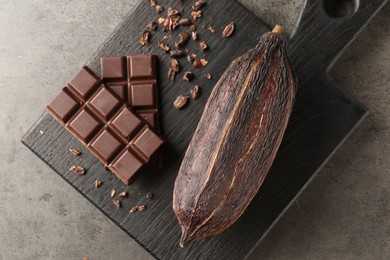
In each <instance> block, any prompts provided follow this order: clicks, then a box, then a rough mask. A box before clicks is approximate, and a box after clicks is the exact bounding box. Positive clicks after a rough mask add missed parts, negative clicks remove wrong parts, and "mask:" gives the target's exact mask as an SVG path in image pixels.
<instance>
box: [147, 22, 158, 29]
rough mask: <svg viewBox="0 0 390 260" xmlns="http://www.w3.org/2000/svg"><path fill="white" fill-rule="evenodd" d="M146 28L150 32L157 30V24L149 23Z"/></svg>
mask: <svg viewBox="0 0 390 260" xmlns="http://www.w3.org/2000/svg"><path fill="white" fill-rule="evenodd" d="M148 28H149V29H150V30H152V31H155V30H156V29H157V23H156V22H151V23H150V24H149V25H148Z"/></svg>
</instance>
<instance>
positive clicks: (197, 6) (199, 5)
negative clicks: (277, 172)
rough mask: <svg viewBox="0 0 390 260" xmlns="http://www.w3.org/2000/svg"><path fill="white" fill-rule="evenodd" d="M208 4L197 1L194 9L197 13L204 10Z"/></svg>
mask: <svg viewBox="0 0 390 260" xmlns="http://www.w3.org/2000/svg"><path fill="white" fill-rule="evenodd" d="M205 4H206V2H205V1H196V2H195V3H193V4H192V9H193V10H195V11H198V10H199V9H200V8H202V7H203V6H204V5H205Z"/></svg>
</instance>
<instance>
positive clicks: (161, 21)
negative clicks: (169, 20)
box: [157, 17, 165, 24]
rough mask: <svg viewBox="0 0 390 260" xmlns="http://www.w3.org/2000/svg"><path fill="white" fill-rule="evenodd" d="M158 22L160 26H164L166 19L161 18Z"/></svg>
mask: <svg viewBox="0 0 390 260" xmlns="http://www.w3.org/2000/svg"><path fill="white" fill-rule="evenodd" d="M157 22H158V24H163V23H164V22H165V18H164V17H160V18H158V19H157Z"/></svg>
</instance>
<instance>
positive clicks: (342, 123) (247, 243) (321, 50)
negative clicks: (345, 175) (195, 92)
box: [22, 0, 386, 259]
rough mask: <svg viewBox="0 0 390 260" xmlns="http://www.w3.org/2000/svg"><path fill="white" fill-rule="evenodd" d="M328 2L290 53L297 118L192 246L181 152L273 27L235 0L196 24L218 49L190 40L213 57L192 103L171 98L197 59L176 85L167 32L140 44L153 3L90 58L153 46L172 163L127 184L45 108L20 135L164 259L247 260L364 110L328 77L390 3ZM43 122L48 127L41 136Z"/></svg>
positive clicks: (305, 24) (313, 6)
mask: <svg viewBox="0 0 390 260" xmlns="http://www.w3.org/2000/svg"><path fill="white" fill-rule="evenodd" d="M320 2H321V1H315V0H308V1H307V2H306V4H305V7H304V8H303V9H302V10H303V11H302V15H301V22H300V24H299V26H297V28H296V30H295V33H294V35H293V36H294V37H293V38H292V40H291V44H290V53H291V57H292V60H293V62H294V64H295V66H296V70H297V74H298V79H299V88H298V94H297V101H296V106H295V108H294V112H293V116H292V119H291V121H290V124H289V127H288V130H287V133H286V136H285V138H284V141H283V144H282V146H281V149H280V151H279V153H278V156H277V159H276V161H275V163H274V165H273V167H272V170H271V172H270V173H269V175H268V177H267V178H266V180H265V182H264V184H263V186H262V188H261V189H260V191H259V193H258V194H257V196H256V197H255V199H254V200H253V201H252V203H251V204H250V206H249V208H248V209H247V211H246V212H245V213H244V215H243V216H242V217H241V218H240V219H239V220H238V221H237V222H236V223H235V224H234V225H233V226H232V227H231V228H229V229H228V230H226V231H225V232H223V233H222V234H221V235H218V236H216V237H213V238H209V239H206V240H204V241H201V242H199V243H197V244H196V245H195V246H192V247H190V248H186V249H181V248H179V246H178V241H179V237H180V228H179V225H178V223H177V221H176V219H175V217H174V214H173V212H172V205H171V204H172V189H173V183H174V180H175V177H176V174H177V171H178V167H179V166H180V163H181V158H182V157H183V154H184V152H185V149H186V147H187V145H188V143H189V141H190V138H191V136H192V134H193V131H194V130H195V128H196V125H197V122H198V120H199V118H200V115H201V113H202V110H203V107H204V105H205V102H206V100H207V97H208V95H209V94H210V92H211V90H212V87H213V86H214V84H215V83H216V82H217V80H218V78H219V76H220V75H221V74H222V72H223V71H224V69H225V68H226V67H227V65H228V64H229V63H230V61H231V60H232V59H233V58H235V57H237V56H239V55H240V54H242V53H244V52H245V51H246V50H248V49H249V48H251V47H254V46H255V45H256V43H257V40H258V37H259V36H260V35H261V34H262V33H263V32H265V31H266V30H267V29H268V28H267V26H266V25H265V24H264V23H263V22H261V21H260V20H259V19H258V18H256V17H255V16H254V15H253V14H252V13H250V12H249V11H248V10H247V9H245V8H244V7H242V6H241V5H240V4H238V3H237V2H236V1H233V0H232V1H216V0H214V1H208V5H207V7H205V9H204V10H205V17H204V18H203V19H201V20H200V21H199V23H198V32H199V33H200V37H201V39H202V40H206V41H207V43H208V44H209V45H210V51H209V52H206V53H205V54H202V53H201V52H199V51H198V43H197V42H195V43H194V42H191V43H190V44H189V45H188V47H189V48H190V49H191V50H192V51H195V50H196V53H197V54H199V55H200V56H202V57H205V58H206V59H207V60H208V61H209V64H208V65H207V67H205V68H203V69H199V70H196V71H195V74H196V76H197V78H196V80H195V82H196V84H199V85H200V86H201V88H202V95H201V98H200V99H199V100H197V101H191V103H190V105H189V106H188V107H187V108H186V109H185V110H183V111H177V110H175V109H174V108H173V107H172V102H173V100H174V99H175V97H176V96H177V95H179V94H187V93H188V91H189V88H190V86H191V85H192V84H189V83H187V82H184V81H182V80H180V78H181V76H182V73H183V72H184V71H186V70H190V69H191V66H190V64H188V63H187V62H186V60H185V59H181V60H179V62H180V64H181V65H182V73H180V74H179V76H178V78H177V80H176V81H175V82H174V83H172V82H169V81H167V79H166V71H167V68H168V66H169V65H168V64H169V57H168V56H167V55H164V54H163V52H162V51H161V50H160V49H159V48H158V47H157V44H156V43H157V40H158V39H160V38H162V36H163V35H164V33H162V32H161V30H160V29H161V26H160V29H159V30H158V32H157V33H155V34H154V35H153V37H152V44H151V45H149V46H144V47H142V46H140V45H139V43H138V39H139V37H140V33H141V32H142V31H143V29H144V28H145V27H146V25H147V24H148V23H149V22H150V21H152V20H153V19H156V14H155V12H154V10H153V8H151V7H150V6H149V4H148V2H147V1H142V2H140V4H139V5H138V6H137V7H136V9H135V10H134V12H133V13H132V14H130V15H129V16H128V17H127V18H126V19H125V21H124V22H123V23H122V24H121V25H120V26H119V27H118V28H117V30H116V31H115V32H114V33H113V34H112V36H111V37H110V38H109V39H108V40H107V41H106V42H105V43H104V44H103V45H102V47H101V48H100V49H99V50H98V51H97V52H96V53H95V55H93V57H92V58H91V59H90V60H89V61H88V62H87V65H88V66H90V67H91V68H92V70H94V71H95V72H96V73H98V74H99V73H100V65H99V60H100V57H101V56H114V55H128V54H135V53H155V54H158V55H159V56H160V59H159V64H158V65H159V71H160V75H159V77H160V79H159V80H160V81H159V82H160V86H159V90H160V104H161V121H162V129H163V133H164V137H165V138H166V139H167V141H168V142H169V147H168V148H167V149H166V151H165V153H164V154H165V158H164V164H165V167H164V169H162V170H153V171H149V172H144V173H143V174H142V175H141V177H140V178H139V179H137V181H136V182H135V183H134V184H133V185H131V186H128V187H124V185H123V184H122V182H121V181H120V180H119V179H117V178H116V177H115V176H114V175H113V174H112V173H110V172H107V171H105V170H104V169H103V165H102V164H101V163H100V162H99V161H98V159H96V158H95V157H94V156H92V155H91V154H90V153H89V152H88V151H87V149H85V148H84V147H83V146H82V145H81V144H80V143H79V142H78V141H77V140H76V139H75V138H73V137H72V136H71V135H70V134H69V133H68V132H67V131H66V130H65V129H64V128H63V127H61V126H60V125H59V124H58V123H57V122H56V121H55V120H54V119H52V118H51V116H50V115H48V114H46V113H44V114H43V115H42V116H41V118H40V119H39V120H38V121H37V122H36V124H35V125H34V126H33V127H32V128H31V129H30V130H29V131H28V132H27V133H26V135H25V136H24V137H23V139H22V142H23V143H24V144H25V145H26V146H27V147H29V148H30V149H31V150H32V151H33V152H34V153H35V154H36V155H37V156H38V157H39V158H41V159H42V160H44V161H45V162H46V163H47V164H48V165H49V166H50V167H52V168H53V169H54V170H55V171H56V172H57V173H58V174H59V175H60V176H61V177H63V178H64V179H65V180H66V181H67V182H69V183H70V184H71V185H72V186H73V187H75V188H76V189H77V190H78V191H79V192H80V193H81V194H83V195H84V196H85V197H86V198H87V199H88V200H89V201H90V202H91V203H93V204H94V205H95V206H96V207H98V208H99V209H100V210H101V211H102V212H103V213H104V214H105V215H107V216H108V217H109V218H110V219H111V220H113V221H114V222H115V223H117V224H118V225H119V226H120V227H121V228H122V229H123V230H124V231H125V232H126V233H127V234H129V235H130V236H131V237H132V238H134V239H135V240H136V241H137V242H138V243H140V244H141V245H142V246H143V247H144V248H145V249H146V250H147V251H148V252H150V253H151V254H152V255H153V256H155V257H156V258H159V259H242V258H245V257H246V256H247V255H248V254H249V253H250V252H251V250H252V249H253V248H254V247H255V246H256V244H257V243H259V241H260V240H261V238H262V237H263V236H264V234H265V233H266V231H267V230H268V229H269V228H270V226H271V225H272V224H273V223H274V222H275V221H276V220H277V218H278V216H280V214H281V213H282V212H283V211H284V210H285V209H286V208H287V207H288V205H289V204H290V203H291V202H292V201H293V199H294V198H295V197H296V196H297V194H299V192H300V191H302V189H303V188H304V187H305V185H306V184H307V183H308V182H310V180H311V179H312V178H313V176H315V173H316V172H318V170H319V169H320V168H321V166H322V165H323V164H324V162H326V160H327V159H328V158H329V156H331V155H332V153H333V152H334V151H335V149H337V147H338V146H339V145H340V144H341V143H342V142H343V141H344V140H345V138H346V137H347V136H348V135H349V134H350V133H351V131H352V130H353V128H354V127H355V126H356V125H357V124H358V123H359V122H360V121H361V120H362V119H363V118H364V116H365V115H366V110H365V109H364V108H363V107H362V106H361V105H359V104H358V103H357V102H356V101H355V100H354V99H353V98H352V97H349V96H348V95H346V94H345V93H344V92H343V91H342V90H341V89H340V88H338V86H336V84H335V83H334V82H333V81H332V80H330V79H329V78H328V76H327V70H328V68H329V67H330V66H331V65H332V64H333V61H334V60H335V59H336V58H337V57H338V55H340V54H341V52H342V50H343V49H344V48H345V47H346V46H347V45H348V44H349V43H350V42H351V41H352V40H353V39H354V38H355V37H356V35H357V33H358V32H359V31H360V30H361V29H362V28H363V27H364V26H365V25H366V24H367V23H368V21H369V20H370V19H371V18H372V16H373V15H374V14H375V13H376V11H377V10H379V8H380V7H381V6H383V5H384V3H385V2H386V1H384V0H382V1H379V0H374V1H368V0H362V1H360V7H359V10H358V11H357V13H356V14H355V15H354V16H350V17H344V18H338V19H334V18H330V17H329V16H328V15H327V14H326V13H325V12H324V10H323V9H322V4H321V3H320ZM168 6H172V7H176V8H180V9H181V8H183V7H184V8H185V13H187V14H188V13H189V11H190V10H189V7H188V6H187V5H185V4H179V3H178V2H177V1H174V0H171V1H167V4H166V7H168ZM163 14H165V12H164V13H163ZM212 15H213V16H215V17H216V19H215V20H214V21H210V19H209V17H210V16H212ZM231 21H234V22H235V24H236V26H237V30H236V32H235V33H234V35H233V37H232V38H230V39H224V40H222V39H221V37H220V33H221V31H222V29H223V28H224V26H225V25H226V24H228V23H230V22H231ZM202 24H204V25H206V27H207V26H209V25H212V26H213V27H214V28H215V29H216V33H214V34H212V33H210V32H208V31H207V29H202V28H201V25H202ZM176 35H177V32H174V33H173V37H172V38H171V39H170V40H169V41H168V42H169V43H172V42H173V41H174V39H175V36H176ZM206 72H210V73H212V75H213V79H212V80H211V81H208V80H207V79H206V78H205V77H203V74H204V73H206ZM63 84H65V82H64V83H63ZM61 87H62V86H61V84H60V85H59V86H53V88H57V89H58V90H60V89H61ZM40 130H42V131H43V132H44V134H43V135H42V134H40ZM69 148H76V149H79V150H81V151H82V156H80V157H75V156H74V155H72V154H71V153H69ZM72 164H79V165H82V166H84V167H85V168H86V169H88V171H87V174H85V175H84V176H76V175H74V174H72V173H70V172H69V171H68V169H69V167H70V166H71V165H72ZM97 178H99V179H101V180H102V181H103V185H102V187H101V188H100V189H96V188H94V186H93V182H94V180H95V179H97ZM243 185H245V184H243ZM112 188H115V189H116V190H118V191H119V190H127V191H128V192H129V198H127V199H124V200H123V208H119V209H118V208H116V207H115V205H114V204H113V203H112V198H111V197H110V196H109V191H110V190H111V189H112ZM149 191H151V192H153V193H154V194H155V198H154V199H153V200H147V199H146V197H145V194H146V193H147V192H149ZM143 204H145V205H146V206H147V208H148V209H147V210H146V211H144V212H138V213H136V214H129V210H130V208H131V207H133V206H135V205H143Z"/></svg>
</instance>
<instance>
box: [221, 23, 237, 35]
mask: <svg viewBox="0 0 390 260" xmlns="http://www.w3.org/2000/svg"><path fill="white" fill-rule="evenodd" d="M234 28H235V26H234V23H233V22H231V23H230V24H228V25H226V27H225V29H223V31H222V38H228V37H230V36H231V35H232V34H233V32H234Z"/></svg>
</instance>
